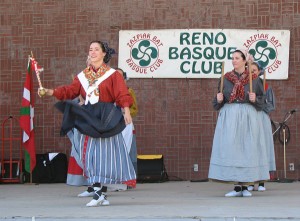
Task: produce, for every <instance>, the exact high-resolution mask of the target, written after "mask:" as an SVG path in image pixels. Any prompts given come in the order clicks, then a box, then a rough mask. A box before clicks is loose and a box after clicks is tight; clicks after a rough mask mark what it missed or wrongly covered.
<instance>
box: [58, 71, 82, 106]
mask: <svg viewBox="0 0 300 221" xmlns="http://www.w3.org/2000/svg"><path fill="white" fill-rule="evenodd" d="M80 88H81V84H80V81H79V79H78V77H77V76H76V77H75V78H74V80H73V82H72V84H70V85H66V86H61V87H57V88H55V89H54V92H53V96H55V97H56V98H57V99H58V100H73V99H74V98H76V97H78V96H79V95H80Z"/></svg>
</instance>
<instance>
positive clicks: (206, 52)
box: [203, 47, 215, 59]
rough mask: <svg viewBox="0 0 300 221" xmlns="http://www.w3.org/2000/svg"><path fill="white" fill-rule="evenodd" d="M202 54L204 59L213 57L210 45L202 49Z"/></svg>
mask: <svg viewBox="0 0 300 221" xmlns="http://www.w3.org/2000/svg"><path fill="white" fill-rule="evenodd" d="M203 56H204V58H205V59H215V57H214V56H215V53H214V49H213V48H211V47H207V48H205V49H204V51H203Z"/></svg>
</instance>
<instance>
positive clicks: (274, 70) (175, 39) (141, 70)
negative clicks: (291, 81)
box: [118, 29, 290, 79]
mask: <svg viewBox="0 0 300 221" xmlns="http://www.w3.org/2000/svg"><path fill="white" fill-rule="evenodd" d="M289 47H290V31H289V30H240V29H170V30H122V31H120V32H119V59H118V60H119V64H118V66H119V67H120V68H122V69H123V70H124V71H126V72H127V74H128V77H130V78H219V77H220V76H221V71H222V62H223V61H224V63H225V67H224V71H225V73H226V72H228V71H231V70H232V69H233V66H232V63H231V58H232V53H233V52H234V51H235V50H236V49H240V48H241V49H248V50H249V52H250V53H251V54H252V55H253V57H254V60H255V61H261V62H262V64H263V65H264V67H265V70H266V76H267V79H288V66H289Z"/></svg>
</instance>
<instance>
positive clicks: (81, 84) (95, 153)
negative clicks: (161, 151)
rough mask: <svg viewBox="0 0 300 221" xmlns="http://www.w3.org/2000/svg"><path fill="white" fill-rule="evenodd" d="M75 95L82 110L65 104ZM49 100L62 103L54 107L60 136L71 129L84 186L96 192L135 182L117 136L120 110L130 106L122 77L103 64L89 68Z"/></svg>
mask: <svg viewBox="0 0 300 221" xmlns="http://www.w3.org/2000/svg"><path fill="white" fill-rule="evenodd" d="M79 95H81V96H82V97H83V98H84V100H85V104H84V105H82V106H79V105H77V104H75V103H74V102H72V101H66V100H72V99H74V98H76V97H78V96H79ZM53 96H55V97H56V98H57V99H59V100H62V101H63V102H59V103H57V104H56V107H57V108H58V109H59V110H60V111H62V112H63V113H64V117H63V124H62V128H61V134H62V135H65V134H67V133H68V132H70V130H71V129H73V128H75V129H74V130H73V134H72V136H73V137H71V138H73V139H72V145H75V146H76V147H78V149H79V150H80V152H79V154H78V155H79V158H80V160H81V162H82V167H83V174H84V176H85V177H87V180H88V183H89V184H97V185H94V187H95V189H97V190H100V189H101V185H100V186H99V184H102V185H103V184H104V185H105V184H119V183H123V182H125V181H135V179H136V174H135V171H134V168H133V165H132V163H131V161H130V158H129V155H128V153H127V151H126V146H125V142H124V139H123V136H122V133H121V132H122V130H123V129H124V128H125V122H124V118H123V115H122V112H121V110H120V108H122V107H130V106H131V105H132V103H133V100H132V98H131V96H130V95H129V93H128V90H127V87H126V85H125V83H124V80H123V78H122V76H121V75H120V74H119V73H117V72H116V71H115V70H114V69H112V68H110V67H109V66H107V65H106V64H104V63H103V64H102V66H101V67H100V68H99V69H97V70H94V68H93V67H92V66H89V67H87V68H86V69H84V70H83V71H82V72H81V73H79V74H78V75H77V76H76V77H75V78H74V80H73V82H72V84H71V85H68V86H62V87H58V88H56V89H55V90H54V92H53ZM115 105H116V106H117V107H116V106H115ZM118 107H120V108H118ZM95 193H97V192H95ZM100 194H101V192H100ZM99 197H101V196H99ZM87 206H89V205H88V204H87Z"/></svg>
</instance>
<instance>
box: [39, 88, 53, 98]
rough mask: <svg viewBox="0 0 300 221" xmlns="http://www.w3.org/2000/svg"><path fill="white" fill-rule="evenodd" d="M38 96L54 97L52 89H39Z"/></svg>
mask: <svg viewBox="0 0 300 221" xmlns="http://www.w3.org/2000/svg"><path fill="white" fill-rule="evenodd" d="M38 95H39V97H43V96H46V95H47V96H52V95H53V90H52V89H47V88H39V89H38Z"/></svg>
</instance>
